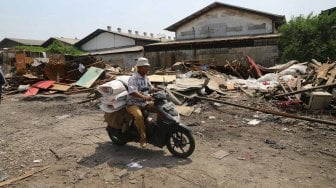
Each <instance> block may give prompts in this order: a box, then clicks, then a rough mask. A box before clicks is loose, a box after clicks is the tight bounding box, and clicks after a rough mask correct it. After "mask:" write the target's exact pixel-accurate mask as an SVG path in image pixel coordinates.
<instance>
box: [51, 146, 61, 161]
mask: <svg viewBox="0 0 336 188" xmlns="http://www.w3.org/2000/svg"><path fill="white" fill-rule="evenodd" d="M49 151H51V153H53V154H54V155H55V157H56V159H57V160H60V159H61V158H62V157H60V156H59V155H58V154H57V153H56V152H55V151H54V150H53V149H51V148H49Z"/></svg>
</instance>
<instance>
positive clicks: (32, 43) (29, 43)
mask: <svg viewBox="0 0 336 188" xmlns="http://www.w3.org/2000/svg"><path fill="white" fill-rule="evenodd" d="M7 39H9V40H12V41H15V42H18V43H21V44H22V45H27V46H40V45H41V44H42V43H43V42H44V40H31V39H17V38H7ZM4 40H5V39H4Z"/></svg>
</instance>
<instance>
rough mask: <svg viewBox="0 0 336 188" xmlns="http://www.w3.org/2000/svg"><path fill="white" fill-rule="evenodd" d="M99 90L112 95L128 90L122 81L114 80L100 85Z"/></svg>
mask: <svg viewBox="0 0 336 188" xmlns="http://www.w3.org/2000/svg"><path fill="white" fill-rule="evenodd" d="M97 90H98V91H99V93H101V94H103V95H112V94H118V93H121V92H123V91H126V88H125V86H124V85H123V83H122V82H121V81H119V80H112V81H110V82H107V83H105V84H103V85H100V86H98V87H97Z"/></svg>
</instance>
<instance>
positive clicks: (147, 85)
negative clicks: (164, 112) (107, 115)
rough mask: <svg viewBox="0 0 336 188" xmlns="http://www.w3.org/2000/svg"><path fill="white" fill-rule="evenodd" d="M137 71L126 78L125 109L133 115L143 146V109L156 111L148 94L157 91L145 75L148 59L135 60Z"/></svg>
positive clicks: (143, 146) (144, 139)
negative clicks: (126, 96) (126, 94)
mask: <svg viewBox="0 0 336 188" xmlns="http://www.w3.org/2000/svg"><path fill="white" fill-rule="evenodd" d="M136 67H137V71H136V72H135V73H133V75H132V76H131V77H130V79H129V80H128V94H129V95H128V99H127V107H126V110H127V111H128V112H129V113H130V114H132V116H133V117H134V123H135V125H136V127H137V129H138V131H139V134H140V146H141V147H142V148H145V147H146V146H147V138H146V130H145V123H144V117H143V114H142V111H141V110H143V109H145V110H147V111H150V112H156V109H155V107H154V104H153V103H152V102H150V101H152V100H153V98H152V97H151V96H150V95H149V93H151V92H156V91H159V90H160V89H158V88H154V87H153V86H152V84H151V82H150V81H149V79H148V77H147V73H148V70H149V67H150V64H149V62H148V59H147V58H145V57H140V58H138V59H137V62H136Z"/></svg>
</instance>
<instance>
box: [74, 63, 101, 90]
mask: <svg viewBox="0 0 336 188" xmlns="http://www.w3.org/2000/svg"><path fill="white" fill-rule="evenodd" d="M103 72H104V69H100V68H96V67H90V68H89V70H87V71H86V72H85V74H84V75H83V76H82V77H81V78H80V79H79V80H78V81H77V82H76V85H78V86H82V87H85V88H90V87H91V86H92V84H93V83H94V82H95V81H96V80H97V79H98V78H99V76H100V75H101V74H102V73H103Z"/></svg>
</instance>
